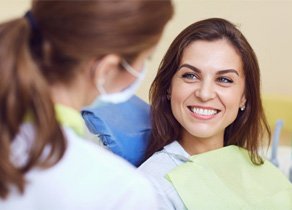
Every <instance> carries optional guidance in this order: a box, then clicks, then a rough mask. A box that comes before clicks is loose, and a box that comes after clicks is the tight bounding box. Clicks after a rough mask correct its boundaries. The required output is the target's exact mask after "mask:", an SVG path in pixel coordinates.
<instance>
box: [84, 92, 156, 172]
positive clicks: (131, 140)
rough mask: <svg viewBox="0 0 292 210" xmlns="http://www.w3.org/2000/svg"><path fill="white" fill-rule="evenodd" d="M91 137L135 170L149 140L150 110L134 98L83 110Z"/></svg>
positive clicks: (142, 102)
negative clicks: (97, 139)
mask: <svg viewBox="0 0 292 210" xmlns="http://www.w3.org/2000/svg"><path fill="white" fill-rule="evenodd" d="M81 114H82V116H83V118H84V120H85V123H86V125H87V127H88V129H89V130H90V132H92V133H93V134H96V135H99V137H100V139H101V141H102V142H103V144H104V145H105V146H106V147H107V148H108V149H109V150H111V151H112V152H113V153H115V154H117V155H119V156H121V157H122V158H124V159H126V160H127V161H129V162H130V163H132V164H133V165H134V166H139V165H140V164H141V162H142V160H143V158H144V154H145V149H146V146H147V143H148V139H149V136H150V131H151V125H150V106H149V105H148V104H147V103H145V102H144V101H143V100H141V99H140V98H138V97H137V96H133V97H132V98H130V99H129V100H128V101H126V102H124V103H120V104H109V105H105V106H102V107H97V108H87V109H85V110H83V111H82V112H81Z"/></svg>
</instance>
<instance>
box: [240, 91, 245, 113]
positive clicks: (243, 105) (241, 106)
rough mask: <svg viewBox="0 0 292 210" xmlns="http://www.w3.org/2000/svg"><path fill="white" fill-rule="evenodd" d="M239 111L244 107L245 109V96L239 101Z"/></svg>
mask: <svg viewBox="0 0 292 210" xmlns="http://www.w3.org/2000/svg"><path fill="white" fill-rule="evenodd" d="M239 107H240V109H241V110H244V109H245V107H246V98H245V94H244V95H243V96H242V97H241V100H240V106H239Z"/></svg>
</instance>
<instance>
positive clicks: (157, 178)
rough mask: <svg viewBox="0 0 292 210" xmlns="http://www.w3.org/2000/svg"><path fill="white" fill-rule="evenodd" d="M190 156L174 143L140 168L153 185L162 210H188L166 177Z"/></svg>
mask: <svg viewBox="0 0 292 210" xmlns="http://www.w3.org/2000/svg"><path fill="white" fill-rule="evenodd" d="M189 157H190V155H189V154H188V153H187V152H186V151H185V150H184V149H183V147H182V146H181V145H180V144H179V143H178V142H177V141H174V142H172V143H170V144H168V145H166V146H165V147H164V148H163V150H161V151H159V152H156V153H154V154H153V155H152V156H151V157H150V158H149V159H148V160H146V161H145V162H144V163H143V164H142V165H141V166H140V167H139V169H138V170H139V171H141V172H142V173H144V174H145V175H146V176H147V177H148V178H149V180H150V181H151V182H152V183H153V185H154V187H155V189H156V192H157V194H158V198H159V209H160V210H172V209H176V210H183V209H186V207H185V206H184V204H183V202H182V200H181V199H180V197H179V195H178V193H177V192H176V190H175V189H174V187H173V186H172V184H171V183H170V182H169V181H168V180H167V179H166V178H165V175H166V174H167V173H168V172H170V171H171V170H172V169H174V168H175V167H177V166H178V165H180V164H182V163H184V162H185V161H186V160H187V159H188V158H189Z"/></svg>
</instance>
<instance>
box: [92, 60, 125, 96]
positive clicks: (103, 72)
mask: <svg viewBox="0 0 292 210" xmlns="http://www.w3.org/2000/svg"><path fill="white" fill-rule="evenodd" d="M120 63H121V57H120V56H118V55H115V54H109V55H105V56H103V57H102V58H100V59H98V60H94V62H93V63H92V65H91V75H90V77H91V78H90V79H91V81H92V82H93V84H94V85H95V86H98V87H102V88H106V89H107V90H109V91H110V89H112V88H113V89H115V79H116V78H118V76H119V73H120ZM109 84H110V86H111V87H107V86H108V85H109Z"/></svg>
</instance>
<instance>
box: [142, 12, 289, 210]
mask: <svg viewBox="0 0 292 210" xmlns="http://www.w3.org/2000/svg"><path fill="white" fill-rule="evenodd" d="M150 101H151V105H152V106H151V115H152V128H153V130H152V136H151V139H150V143H149V146H148V154H147V157H150V158H149V159H148V160H146V162H144V163H143V164H142V165H141V166H140V168H139V169H140V170H141V171H142V172H144V173H145V174H146V175H148V177H149V179H150V180H151V181H152V182H153V184H154V186H156V190H157V192H158V194H159V195H160V201H161V202H160V209H168V210H171V209H180V210H181V209H190V210H192V209H200V210H205V209H222V210H223V209H291V208H292V201H291V197H292V186H291V184H290V183H289V181H288V180H287V179H286V178H285V177H284V175H283V174H281V172H280V171H278V170H277V169H276V168H275V167H274V166H273V165H272V164H271V163H269V162H268V161H264V160H263V159H262V158H261V157H260V155H259V153H258V150H259V148H260V146H261V144H262V141H263V138H262V137H263V136H264V135H265V134H266V135H267V136H268V138H269V137H270V129H269V127H268V124H267V121H266V117H265V114H264V111H263V108H262V102H261V96H260V70H259V65H258V62H257V58H256V55H255V53H254V51H253V49H252V48H251V46H250V45H249V43H248V42H247V40H246V39H245V37H244V36H243V34H242V33H241V32H240V31H239V30H238V29H237V28H236V27H235V26H234V25H233V24H232V23H230V22H229V21H227V20H224V19H220V18H212V19H206V20H202V21H199V22H196V23H194V24H192V25H190V26H189V27H187V28H186V29H185V30H183V31H182V32H181V33H180V34H179V35H178V36H177V37H176V38H175V40H174V41H173V42H172V44H171V46H170V47H169V49H168V51H167V52H166V54H165V56H164V58H163V60H162V62H161V64H160V67H159V69H158V73H157V75H156V78H155V80H154V82H153V83H152V86H151V91H150ZM274 180H277V182H275V181H274ZM186 186H187V187H186ZM251 192H252V193H251ZM274 195H275V196H274ZM279 195H281V196H279ZM279 199H281V202H279ZM210 201H211V202H210Z"/></svg>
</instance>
